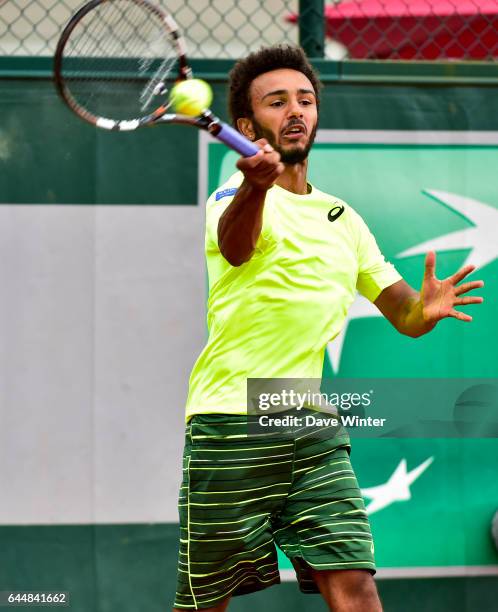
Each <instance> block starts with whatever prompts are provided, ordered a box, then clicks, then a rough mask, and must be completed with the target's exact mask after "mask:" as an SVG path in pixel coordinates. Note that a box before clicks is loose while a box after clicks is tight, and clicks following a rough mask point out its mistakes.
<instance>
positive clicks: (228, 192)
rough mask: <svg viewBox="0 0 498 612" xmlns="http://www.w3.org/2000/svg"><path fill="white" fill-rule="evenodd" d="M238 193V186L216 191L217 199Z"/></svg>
mask: <svg viewBox="0 0 498 612" xmlns="http://www.w3.org/2000/svg"><path fill="white" fill-rule="evenodd" d="M236 193H237V187H230V188H228V189H223V190H222V191H217V192H216V201H218V200H221V198H225V197H226V196H233V195H235V194H236Z"/></svg>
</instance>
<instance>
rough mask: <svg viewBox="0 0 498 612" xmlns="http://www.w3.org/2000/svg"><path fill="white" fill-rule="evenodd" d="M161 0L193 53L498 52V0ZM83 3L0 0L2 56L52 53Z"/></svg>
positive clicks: (489, 55) (368, 55)
mask: <svg viewBox="0 0 498 612" xmlns="http://www.w3.org/2000/svg"><path fill="white" fill-rule="evenodd" d="M158 3H159V4H161V5H162V6H163V7H164V8H166V9H167V10H168V11H169V12H171V13H172V14H173V15H174V16H175V19H176V20H177V21H178V24H179V25H180V27H181V28H182V30H183V32H184V35H185V37H186V39H187V43H188V48H189V55H190V56H191V57H194V58H211V59H212V58H237V57H243V56H245V55H247V54H248V53H249V52H250V51H253V50H255V49H258V48H259V47H260V46H262V45H267V44H275V43H282V42H288V43H294V44H295V43H298V42H299V41H300V42H301V44H302V45H303V47H304V48H305V49H306V50H307V52H308V54H309V55H312V56H316V57H320V56H325V57H328V58H330V59H405V60H410V59H413V60H442V59H445V60H447V59H458V60H488V61H493V60H496V59H498V0H336V1H335V2H329V3H324V2H323V1H320V0H319V1H318V2H317V1H316V0H308V1H305V0H301V1H300V2H299V1H298V0H293V1H286V0H244V1H243V2H237V1H236V0H160V1H159V2H158ZM82 4H83V2H82V1H81V0H3V2H2V0H0V55H2V56H9V55H12V56H50V55H52V54H53V52H54V48H55V44H56V41H57V37H58V35H59V33H60V31H61V29H62V28H63V26H64V25H65V23H66V22H67V21H68V19H69V17H70V16H71V15H72V14H73V13H74V12H75V11H76V9H78V8H79V7H80V6H81V5H82ZM299 24H300V26H301V27H300V28H299V27H298V26H299ZM300 30H301V33H300Z"/></svg>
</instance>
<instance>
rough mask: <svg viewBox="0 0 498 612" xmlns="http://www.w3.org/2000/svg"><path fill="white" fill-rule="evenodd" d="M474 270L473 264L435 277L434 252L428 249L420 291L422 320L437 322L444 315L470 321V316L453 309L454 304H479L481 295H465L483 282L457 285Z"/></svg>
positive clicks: (481, 299)
mask: <svg viewBox="0 0 498 612" xmlns="http://www.w3.org/2000/svg"><path fill="white" fill-rule="evenodd" d="M474 270H475V266H471V265H469V266H464V267H463V268H461V269H460V270H458V272H455V274H453V275H452V276H449V277H448V278H446V279H444V280H439V279H438V278H436V275H435V271H436V254H435V253H434V251H429V253H427V256H426V258H425V274H424V281H423V283H422V289H421V291H420V297H421V301H422V307H423V316H424V320H425V321H426V322H428V323H437V322H438V321H440V320H441V319H444V318H446V317H454V318H455V319H460V321H472V317H471V316H470V315H468V314H465V313H464V312H461V311H459V310H455V306H463V305H466V304H480V303H481V302H482V301H483V298H482V297H476V296H465V297H461V296H462V295H463V294H464V293H468V292H469V291H471V290H472V289H477V288H478V287H483V286H484V282H483V281H480V280H477V281H470V282H466V283H463V284H462V285H458V284H457V283H459V282H460V281H461V280H463V279H464V278H465V277H466V276H468V275H469V274H470V273H471V272H473V271H474Z"/></svg>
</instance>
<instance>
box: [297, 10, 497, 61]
mask: <svg viewBox="0 0 498 612" xmlns="http://www.w3.org/2000/svg"><path fill="white" fill-rule="evenodd" d="M287 19H288V20H289V21H292V22H296V21H297V15H295V14H294V15H291V16H289V17H288V18H287ZM325 19H326V35H327V36H328V37H330V38H332V39H334V40H336V41H338V42H340V43H341V44H343V45H344V46H345V47H346V48H347V49H348V53H349V57H350V58H352V59H420V60H434V59H469V60H482V59H491V58H493V57H494V58H498V0H432V1H431V0H345V1H343V2H341V3H340V4H328V5H326V7H325Z"/></svg>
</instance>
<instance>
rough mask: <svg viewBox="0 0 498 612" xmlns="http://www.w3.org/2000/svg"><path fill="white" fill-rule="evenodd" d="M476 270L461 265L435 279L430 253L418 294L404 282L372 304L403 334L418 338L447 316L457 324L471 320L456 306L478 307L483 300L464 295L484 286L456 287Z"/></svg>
mask: <svg viewBox="0 0 498 612" xmlns="http://www.w3.org/2000/svg"><path fill="white" fill-rule="evenodd" d="M474 270H475V266H470V265H469V266H464V267H463V268H461V269H460V270H458V272H455V274H453V275H452V276H449V277H448V278H446V279H444V280H439V279H438V278H436V274H435V271H436V255H435V253H434V252H432V251H430V252H429V253H427V257H426V259H425V273H424V279H423V282H422V287H421V290H420V292H418V291H415V289H413V288H412V287H410V285H409V284H408V283H407V282H406V281H404V280H399V281H398V282H396V283H394V284H393V285H390V286H389V287H386V288H385V289H384V290H383V291H382V292H381V293H380V294H379V296H378V297H377V298H376V299H375V301H374V304H375V305H376V306H377V308H378V309H379V310H380V311H381V313H382V314H383V315H384V316H385V317H386V319H388V320H389V321H390V322H391V323H392V325H393V326H394V327H395V328H396V329H397V330H398V331H399V332H400V333H402V334H405V335H407V336H411V337H412V338H417V337H418V336H422V335H423V334H426V333H427V332H429V331H431V330H432V329H433V328H434V327H435V326H436V324H437V323H438V322H439V321H440V320H441V319H445V318H447V317H453V318H455V319H459V320H460V321H467V322H469V321H472V317H471V316H470V315H468V314H466V313H464V312H461V311H460V310H456V309H455V307H456V306H464V305H467V304H480V303H481V302H482V301H483V298H482V297H477V296H465V295H464V294H466V293H468V292H469V291H472V289H477V288H479V287H483V286H484V282H483V281H480V280H476V281H467V282H465V283H463V284H461V285H458V283H459V282H460V281H462V280H463V279H464V278H465V277H466V276H468V275H469V274H470V273H471V272H473V271H474Z"/></svg>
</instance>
